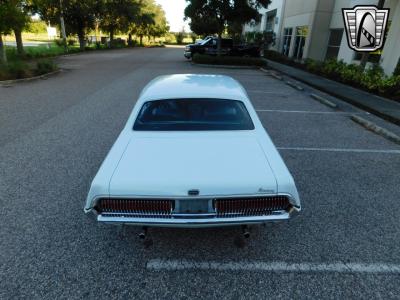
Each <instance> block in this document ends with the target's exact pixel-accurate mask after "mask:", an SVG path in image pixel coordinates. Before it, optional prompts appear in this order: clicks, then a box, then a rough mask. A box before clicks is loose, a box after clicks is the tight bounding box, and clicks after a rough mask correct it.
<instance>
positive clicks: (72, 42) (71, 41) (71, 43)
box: [67, 39, 76, 46]
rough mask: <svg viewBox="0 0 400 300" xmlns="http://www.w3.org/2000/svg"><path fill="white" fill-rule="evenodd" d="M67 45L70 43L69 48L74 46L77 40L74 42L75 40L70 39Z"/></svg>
mask: <svg viewBox="0 0 400 300" xmlns="http://www.w3.org/2000/svg"><path fill="white" fill-rule="evenodd" d="M67 43H68V46H73V45H75V43H76V40H74V39H68V40H67Z"/></svg>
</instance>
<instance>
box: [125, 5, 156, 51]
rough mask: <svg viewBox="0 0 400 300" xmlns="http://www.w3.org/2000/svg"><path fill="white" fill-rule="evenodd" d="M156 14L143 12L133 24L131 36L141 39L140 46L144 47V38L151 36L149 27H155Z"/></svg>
mask: <svg viewBox="0 0 400 300" xmlns="http://www.w3.org/2000/svg"><path fill="white" fill-rule="evenodd" d="M154 24H155V22H154V14H152V13H149V12H141V13H140V15H139V16H138V18H137V20H136V22H135V23H133V24H132V27H131V30H130V32H129V33H130V34H131V35H132V34H134V35H137V36H138V37H139V43H140V45H143V37H144V36H146V35H149V27H150V26H151V25H154Z"/></svg>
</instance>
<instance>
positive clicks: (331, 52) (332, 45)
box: [325, 28, 343, 59]
mask: <svg viewBox="0 0 400 300" xmlns="http://www.w3.org/2000/svg"><path fill="white" fill-rule="evenodd" d="M342 37H343V28H342V29H331V34H330V36H329V42H328V49H327V50H326V55H325V59H331V58H337V57H338V54H339V49H340V43H341V42H342Z"/></svg>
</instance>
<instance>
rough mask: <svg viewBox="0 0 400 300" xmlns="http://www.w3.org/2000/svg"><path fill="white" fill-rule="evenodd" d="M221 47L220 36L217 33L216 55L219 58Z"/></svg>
mask: <svg viewBox="0 0 400 300" xmlns="http://www.w3.org/2000/svg"><path fill="white" fill-rule="evenodd" d="M221 46H222V34H221V33H218V42H217V55H218V56H221Z"/></svg>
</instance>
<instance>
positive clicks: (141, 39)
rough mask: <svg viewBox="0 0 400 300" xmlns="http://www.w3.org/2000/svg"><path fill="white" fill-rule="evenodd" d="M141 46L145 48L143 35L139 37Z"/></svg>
mask: <svg viewBox="0 0 400 300" xmlns="http://www.w3.org/2000/svg"><path fill="white" fill-rule="evenodd" d="M139 41H140V46H143V35H139Z"/></svg>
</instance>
